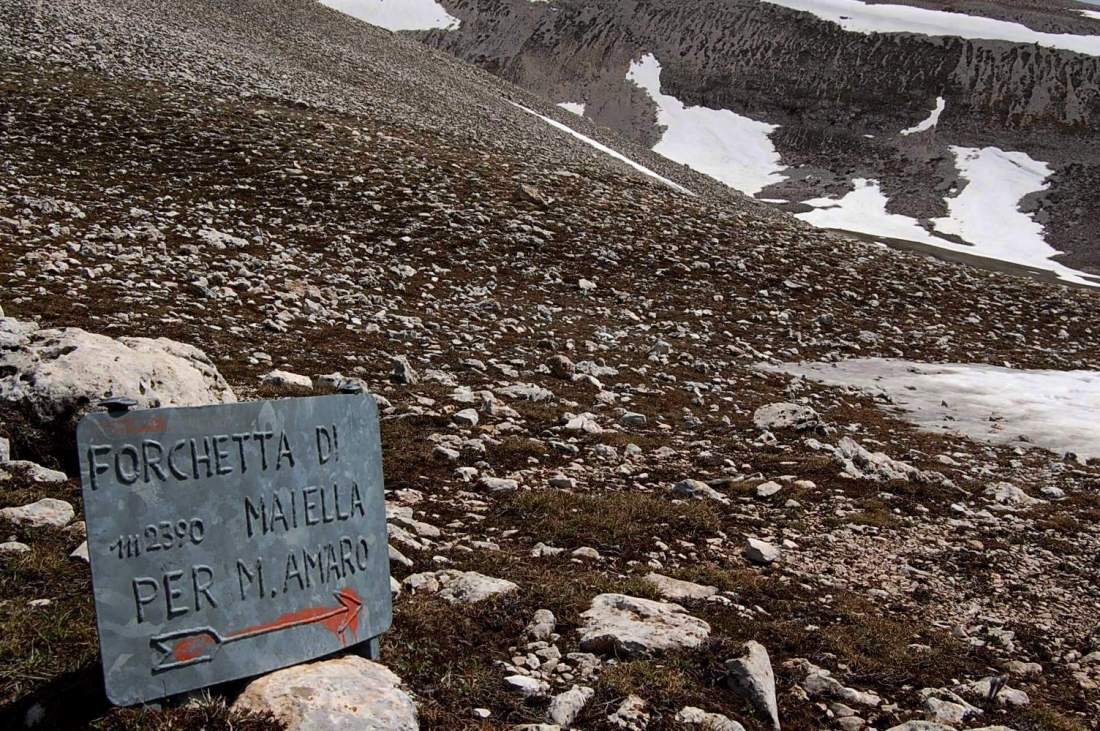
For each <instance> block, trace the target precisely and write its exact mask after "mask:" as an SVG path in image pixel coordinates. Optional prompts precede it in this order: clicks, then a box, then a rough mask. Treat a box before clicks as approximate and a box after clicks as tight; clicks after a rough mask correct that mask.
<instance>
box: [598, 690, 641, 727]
mask: <svg viewBox="0 0 1100 731" xmlns="http://www.w3.org/2000/svg"><path fill="white" fill-rule="evenodd" d="M645 708H646V703H645V701H644V700H643V699H642V698H640V697H639V696H636V695H628V696H627V697H626V699H625V700H623V702H622V703H620V704H619V707H618V708H617V709H616V710H615V712H614V713H612V714H611V715H610V716H608V717H607V721H608V723H610V724H611V725H612V726H615V727H616V728H621V729H623V731H645V729H646V728H647V727H648V726H649V719H650V715H649V712H648V711H647V710H646V709H645Z"/></svg>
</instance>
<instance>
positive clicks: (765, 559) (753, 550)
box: [741, 538, 780, 566]
mask: <svg viewBox="0 0 1100 731" xmlns="http://www.w3.org/2000/svg"><path fill="white" fill-rule="evenodd" d="M741 553H742V555H744V557H745V558H747V559H748V560H749V561H751V562H752V563H754V564H758V565H760V566H766V565H768V564H771V563H775V562H776V561H778V560H779V555H780V553H779V549H778V548H776V547H775V546H773V545H772V544H770V543H768V542H767V541H761V540H759V539H756V538H749V539H746V541H745V547H744V549H743V550H742V552H741Z"/></svg>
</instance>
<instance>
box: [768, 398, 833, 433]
mask: <svg viewBox="0 0 1100 731" xmlns="http://www.w3.org/2000/svg"><path fill="white" fill-rule="evenodd" d="M752 421H753V423H754V424H756V426H757V427H758V428H760V429H768V430H769V431H772V430H775V429H795V430H797V431H803V430H805V429H813V428H816V427H818V426H820V425H821V417H820V416H818V414H817V412H816V411H814V410H813V409H811V408H810V407H809V406H802V405H801V404H792V403H775V404H768V405H767V406H761V407H760V408H759V409H757V410H756V411H755V412H753V415H752Z"/></svg>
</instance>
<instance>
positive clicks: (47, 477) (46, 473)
mask: <svg viewBox="0 0 1100 731" xmlns="http://www.w3.org/2000/svg"><path fill="white" fill-rule="evenodd" d="M0 466H3V467H4V468H5V469H10V470H15V471H17V472H18V471H22V472H23V473H24V474H25V475H26V476H27V477H28V478H29V479H30V480H32V481H33V482H43V483H50V484H57V483H60V482H67V481H68V479H69V476H68V475H66V474H65V473H64V472H61V471H59V470H51V469H50V468H48V467H43V466H42V465H40V464H36V463H34V462H28V461H26V460H21V459H14V460H11V461H10V462H3V463H0Z"/></svg>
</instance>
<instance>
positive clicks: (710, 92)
mask: <svg viewBox="0 0 1100 731" xmlns="http://www.w3.org/2000/svg"><path fill="white" fill-rule="evenodd" d="M907 4H910V5H914V6H919V7H925V8H929V9H944V8H945V7H946V6H947V5H948V4H947V3H943V2H933V1H931V0H909V1H908V2H907ZM442 5H444V6H445V7H446V8H447V10H448V12H450V13H451V14H452V15H455V16H456V17H459V18H461V20H462V25H461V27H460V28H459V29H458V30H454V31H428V32H423V33H420V34H419V35H420V38H421V40H423V41H424V42H425V43H428V44H429V45H432V46H435V47H438V48H441V49H444V50H446V51H449V52H451V53H453V54H455V55H457V56H459V57H461V58H464V59H466V60H468V61H472V62H474V63H477V64H479V65H480V66H482V67H483V68H485V69H487V70H489V71H491V72H493V73H495V74H497V75H499V76H502V77H503V78H505V79H508V80H509V81H513V82H516V83H518V84H520V85H522V86H525V87H527V88H529V89H532V90H533V91H536V92H538V93H540V94H543V95H545V96H547V97H548V98H550V99H552V100H553V101H570V102H583V103H585V104H586V109H585V116H587V117H588V118H589V119H591V120H592V121H594V122H596V123H597V124H601V125H604V126H607V127H611V128H613V129H616V130H619V131H621V132H624V133H626V134H627V135H629V136H630V137H632V138H633V139H635V140H636V141H638V142H639V143H641V144H644V145H646V146H652V145H654V144H655V143H656V142H657V141H659V140H660V135H661V130H660V129H659V128H658V126H657V122H656V108H655V106H654V103H653V101H652V100H651V99H650V97H649V96H648V95H647V94H646V93H645V92H644V91H642V90H641V89H639V88H638V87H637V86H635V85H634V84H633V83H631V82H630V81H628V80H627V79H626V75H627V71H628V69H629V66H630V63H631V62H632V61H634V60H637V59H638V58H640V57H641V56H642V55H644V54H647V53H651V54H653V55H654V56H655V57H656V58H657V59H658V61H659V62H660V63H661V66H662V74H661V86H662V91H663V93H665V94H669V95H672V96H675V97H676V98H678V99H680V100H681V101H682V102H684V103H685V104H688V105H700V106H706V107H711V108H722V109H729V110H732V111H734V112H736V113H738V114H741V115H744V116H747V117H751V118H752V119H756V120H761V121H766V122H770V123H773V124H779V125H781V128H780V129H779V130H777V131H776V132H775V133H774V134H773V135H772V140H773V142H774V144H775V146H776V148H777V149H778V151H779V152H780V154H781V156H782V161H783V164H784V165H786V166H788V170H787V171H786V173H785V174H786V175H787V177H788V181H787V182H785V183H780V184H777V185H775V186H772V187H771V188H769V189H766V190H765V191H763V192H762V193H761V194H760V196H759V197H762V198H781V199H785V200H790V201H801V200H807V199H809V198H814V197H821V196H837V195H842V194H843V193H845V192H847V191H848V190H850V189H851V184H850V181H851V179H852V178H854V177H869V178H875V179H880V180H881V181H882V185H883V191H884V192H885V194H886V195H887V196H888V197H889V198H890V206H889V211H890V212H891V213H901V214H905V215H909V216H914V217H917V218H921V219H925V218H932V217H936V216H943V215H945V213H946V206H945V204H944V200H943V198H944V194H945V193H946V192H947V191H948V190H950V189H951V188H952V186H953V185H954V184H955V183H956V182H957V171H956V169H955V165H954V158H953V156H952V154H951V153H950V151H949V147H950V146H952V145H960V146H965V147H985V146H989V145H992V146H996V147H1000V148H1002V149H1005V150H1019V151H1024V152H1027V153H1028V154H1029V155H1031V156H1032V157H1034V158H1035V159H1037V160H1042V161H1044V162H1047V163H1049V164H1050V165H1051V167H1052V168H1053V169H1055V171H1056V172H1055V175H1054V176H1052V178H1051V180H1050V189H1049V190H1048V191H1045V192H1044V193H1041V194H1038V195H1036V196H1033V197H1031V198H1029V199H1026V200H1025V201H1024V202H1023V206H1024V209H1025V210H1027V211H1029V212H1033V213H1034V214H1035V215H1036V220H1038V221H1040V223H1043V224H1044V225H1045V226H1046V228H1047V236H1046V240H1047V241H1048V243H1050V244H1051V245H1052V246H1054V247H1055V248H1057V249H1059V250H1061V251H1064V252H1067V254H1068V255H1067V256H1066V257H1064V258H1063V259H1062V261H1063V263H1066V264H1069V265H1071V266H1075V267H1080V268H1084V269H1089V268H1090V266H1092V267H1095V265H1097V264H1100V246H1098V245H1097V242H1096V241H1095V238H1094V237H1093V236H1092V235H1091V234H1090V233H1089V232H1088V231H1087V230H1086V227H1085V226H1084V222H1085V221H1087V220H1089V219H1090V218H1091V219H1093V220H1094V219H1095V217H1096V216H1097V215H1100V196H1095V195H1090V190H1093V189H1094V188H1091V186H1089V181H1090V180H1093V179H1095V178H1096V176H1097V171H1098V170H1100V153H1098V152H1097V151H1096V150H1095V149H1094V147H1095V146H1094V145H1092V144H1090V142H1089V134H1090V133H1089V130H1091V129H1095V128H1096V126H1097V125H1098V124H1100V57H1092V56H1086V55H1082V54H1078V53H1072V52H1069V51H1062V50H1056V49H1050V48H1044V47H1038V46H1034V45H1023V44H1015V43H1009V42H1004V41H988V40H968V39H964V38H945V37H928V36H917V35H908V34H879V35H864V34H860V33H854V32H848V31H845V30H843V29H841V28H840V26H838V25H835V24H832V23H828V22H825V21H823V20H820V19H818V18H816V17H814V16H812V15H811V14H809V13H803V12H797V11H793V10H790V9H787V8H784V7H779V6H775V5H771V4H768V3H761V2H758V1H757V0H690V1H688V2H677V3H667V2H662V1H660V0H604V1H602V2H580V1H579V0H555V2H553V3H532V2H529V0H443V1H442ZM950 6H951V8H950V9H951V10H953V11H957V12H966V13H970V14H974V15H984V16H987V17H992V18H996V19H1000V20H1008V21H1012V22H1018V23H1023V24H1026V25H1029V26H1030V27H1032V28H1034V29H1036V30H1041V31H1045V32H1058V33H1080V34H1090V33H1092V34H1098V35H1100V21H1096V20H1092V19H1088V18H1085V17H1084V16H1082V15H1080V14H1078V13H1077V12H1076V10H1075V8H1078V7H1080V6H1076V5H1074V4H1073V3H1070V2H1068V0H1067V1H1056V2H1053V3H1043V4H1037V3H1034V2H1028V1H1027V0H1021V1H1013V2H1008V1H1007V0H1006V1H1005V2H966V3H961V4H960V3H951V4H950ZM937 97H943V98H944V99H945V101H946V111H945V112H944V114H943V115H942V117H941V119H940V123H939V125H938V127H937V128H936V129H934V130H930V131H927V132H922V133H918V134H914V135H910V136H901V135H899V132H900V130H903V129H907V128H910V127H912V126H914V125H915V124H917V123H918V122H919V121H920V120H922V119H924V118H926V117H927V116H928V114H929V112H930V111H931V110H932V108H933V107H934V106H935V103H936V99H937ZM1082 199H1085V200H1082ZM1093 270H1094V271H1095V269H1093Z"/></svg>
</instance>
